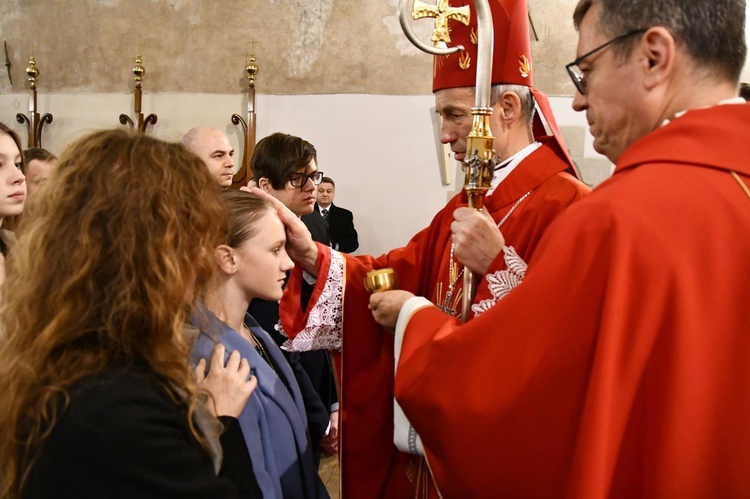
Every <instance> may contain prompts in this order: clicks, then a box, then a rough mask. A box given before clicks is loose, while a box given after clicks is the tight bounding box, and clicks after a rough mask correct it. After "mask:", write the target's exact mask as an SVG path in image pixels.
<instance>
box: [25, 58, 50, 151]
mask: <svg viewBox="0 0 750 499" xmlns="http://www.w3.org/2000/svg"><path fill="white" fill-rule="evenodd" d="M40 74H41V73H40V71H39V68H37V66H36V58H35V57H34V45H33V44H32V46H31V57H29V67H27V68H26V75H27V76H28V82H29V87H30V88H31V98H30V99H29V116H26V115H25V114H22V113H18V114H16V121H17V122H19V123H21V124H22V125H26V131H27V133H28V137H29V139H28V144H29V147H42V128H43V127H44V124H45V123H48V124H49V123H52V120H53V119H54V118H53V116H52V115H51V114H49V113H45V114H44V115H40V114H39V112H37V94H36V92H37V89H36V83H37V79H38V78H39V75H40Z"/></svg>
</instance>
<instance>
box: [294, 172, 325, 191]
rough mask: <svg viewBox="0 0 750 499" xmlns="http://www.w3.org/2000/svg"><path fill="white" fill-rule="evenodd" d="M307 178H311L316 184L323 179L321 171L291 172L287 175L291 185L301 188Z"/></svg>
mask: <svg viewBox="0 0 750 499" xmlns="http://www.w3.org/2000/svg"><path fill="white" fill-rule="evenodd" d="M308 179H309V180H312V183H313V185H318V184H320V182H321V181H322V180H323V172H312V173H309V174H306V173H292V174H291V175H289V183H290V184H292V187H299V188H302V187H303V186H304V185H305V184H306V183H307V180H308Z"/></svg>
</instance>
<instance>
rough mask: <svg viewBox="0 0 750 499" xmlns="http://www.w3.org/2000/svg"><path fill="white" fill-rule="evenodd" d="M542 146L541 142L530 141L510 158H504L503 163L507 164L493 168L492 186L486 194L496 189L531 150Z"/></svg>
mask: <svg viewBox="0 0 750 499" xmlns="http://www.w3.org/2000/svg"><path fill="white" fill-rule="evenodd" d="M540 147H542V143H541V142H532V143H531V144H529V145H527V146H526V147H524V148H523V149H521V150H520V151H518V152H517V153H515V154H514V155H513V156H511V157H510V158H508V159H506V160H505V161H504V163H507V166H504V167H503V168H500V169H499V170H495V174H494V175H493V176H492V186H491V187H490V190H489V191H487V195H489V194H492V192H493V191H494V190H495V189H497V186H498V185H500V183H501V182H502V181H503V180H505V179H506V178H508V175H510V173H511V172H512V171H513V170H515V168H516V167H517V166H518V165H519V164H520V163H521V161H523V160H524V159H526V158H527V157H528V156H529V155H530V154H531V153H532V152H534V151H536V150H537V149H539V148H540Z"/></svg>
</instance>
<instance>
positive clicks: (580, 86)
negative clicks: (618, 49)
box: [565, 28, 648, 95]
mask: <svg viewBox="0 0 750 499" xmlns="http://www.w3.org/2000/svg"><path fill="white" fill-rule="evenodd" d="M646 31H648V28H639V29H632V30H630V31H626V32H625V33H623V34H621V35H618V36H616V37H614V38H612V39H611V40H609V41H608V42H605V43H603V44H602V45H599V46H598V47H596V48H595V49H594V50H591V51H589V52H586V53H585V54H583V55H582V56H580V57H578V58H577V59H576V60H575V61H573V62H571V63H570V64H567V65H566V66H565V70H566V71H567V72H568V76H570V79H571V80H573V85H575V87H576V90H578V93H580V94H581V95H585V94H586V86H585V84H584V82H583V75H582V74H580V72H579V71H575V70H574V69H573V67H574V66H578V65H579V64H580V63H581V62H582V61H583V60H584V59H586V58H587V57H591V56H592V55H594V54H596V53H597V52H599V51H600V50H604V49H605V48H607V47H609V46H610V45H613V44H615V43H617V42H621V41H622V40H624V39H626V38H627V37H629V36H633V35H639V34H643V33H645V32H646Z"/></svg>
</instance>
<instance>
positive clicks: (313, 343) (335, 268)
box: [276, 250, 344, 352]
mask: <svg viewBox="0 0 750 499" xmlns="http://www.w3.org/2000/svg"><path fill="white" fill-rule="evenodd" d="M343 297H344V257H343V256H341V253H339V252H338V251H334V250H331V266H330V268H329V269H328V275H327V276H326V282H325V284H324V286H323V292H322V293H321V294H320V298H318V300H317V301H316V302H315V303H311V304H309V305H308V308H309V310H310V313H309V315H308V319H307V323H306V324H305V327H304V328H303V329H302V331H300V332H299V333H298V334H297V336H295V338H294V339H293V340H287V341H285V342H284V344H283V345H282V346H281V348H283V349H284V350H288V351H290V352H309V351H310V350H340V349H341V332H342V329H343V314H344V304H343ZM276 329H277V330H278V331H279V332H280V333H281V334H283V335H284V336H286V337H289V335H288V334H286V332H284V330H283V328H282V327H281V323H279V324H277V325H276Z"/></svg>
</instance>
